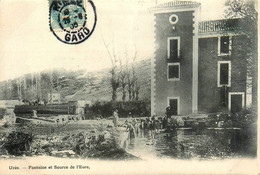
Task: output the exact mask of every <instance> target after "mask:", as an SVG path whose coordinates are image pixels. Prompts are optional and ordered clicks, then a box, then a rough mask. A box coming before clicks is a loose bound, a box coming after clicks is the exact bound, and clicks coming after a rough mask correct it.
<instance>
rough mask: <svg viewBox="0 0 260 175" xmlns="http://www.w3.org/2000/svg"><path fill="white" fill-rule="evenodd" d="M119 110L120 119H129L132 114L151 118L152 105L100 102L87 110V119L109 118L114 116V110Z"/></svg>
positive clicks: (129, 102)
mask: <svg viewBox="0 0 260 175" xmlns="http://www.w3.org/2000/svg"><path fill="white" fill-rule="evenodd" d="M114 109H118V113H119V116H120V117H128V116H129V113H130V112H131V114H132V116H133V117H140V116H150V115H151V114H150V104H148V103H147V102H142V101H126V102H125V101H118V102H112V101H111V102H99V101H97V102H96V103H94V104H93V105H92V106H90V107H88V106H87V107H86V108H85V118H87V119H91V118H94V117H93V116H95V117H99V116H102V117H109V116H112V115H113V110H114Z"/></svg>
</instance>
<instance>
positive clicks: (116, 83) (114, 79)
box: [102, 35, 120, 101]
mask: <svg viewBox="0 0 260 175" xmlns="http://www.w3.org/2000/svg"><path fill="white" fill-rule="evenodd" d="M102 39H103V42H104V45H105V47H106V50H107V53H108V55H109V58H110V61H111V64H112V67H111V71H110V73H111V79H110V82H111V86H112V101H116V99H117V89H118V88H119V85H120V79H119V76H118V75H117V56H116V53H115V47H114V46H113V48H112V53H111V52H110V50H109V48H108V44H107V43H106V42H105V40H104V37H103V35H102ZM113 41H114V40H113Z"/></svg>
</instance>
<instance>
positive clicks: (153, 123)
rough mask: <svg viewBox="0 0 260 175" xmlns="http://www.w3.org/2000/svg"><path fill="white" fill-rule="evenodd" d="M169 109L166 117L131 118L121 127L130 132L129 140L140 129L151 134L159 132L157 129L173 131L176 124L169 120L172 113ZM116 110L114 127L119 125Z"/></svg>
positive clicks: (116, 111) (115, 111)
mask: <svg viewBox="0 0 260 175" xmlns="http://www.w3.org/2000/svg"><path fill="white" fill-rule="evenodd" d="M169 109H170V108H169V107H167V108H166V115H165V116H164V117H163V118H157V117H155V116H152V117H150V116H149V117H147V118H132V117H130V119H127V120H126V121H125V123H124V124H123V126H125V127H126V130H127V131H129V132H130V138H134V137H135V136H136V134H137V133H139V132H140V129H144V130H149V131H153V132H157V131H159V129H174V128H175V127H176V126H177V123H176V122H174V120H172V119H171V116H172V111H170V110H169ZM118 120H119V115H118V110H117V109H115V110H114V111H113V124H114V127H118V125H119V123H118Z"/></svg>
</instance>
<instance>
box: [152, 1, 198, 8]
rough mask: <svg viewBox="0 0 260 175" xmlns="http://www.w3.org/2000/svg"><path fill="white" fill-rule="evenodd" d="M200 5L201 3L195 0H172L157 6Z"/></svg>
mask: <svg viewBox="0 0 260 175" xmlns="http://www.w3.org/2000/svg"><path fill="white" fill-rule="evenodd" d="M191 5H192V6H200V3H198V2H194V1H172V2H167V3H163V4H158V5H157V6H155V8H160V7H177V6H191Z"/></svg>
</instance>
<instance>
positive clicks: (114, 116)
mask: <svg viewBox="0 0 260 175" xmlns="http://www.w3.org/2000/svg"><path fill="white" fill-rule="evenodd" d="M118 119H119V117H118V110H117V109H115V110H114V112H113V124H114V127H117V126H118Z"/></svg>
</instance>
